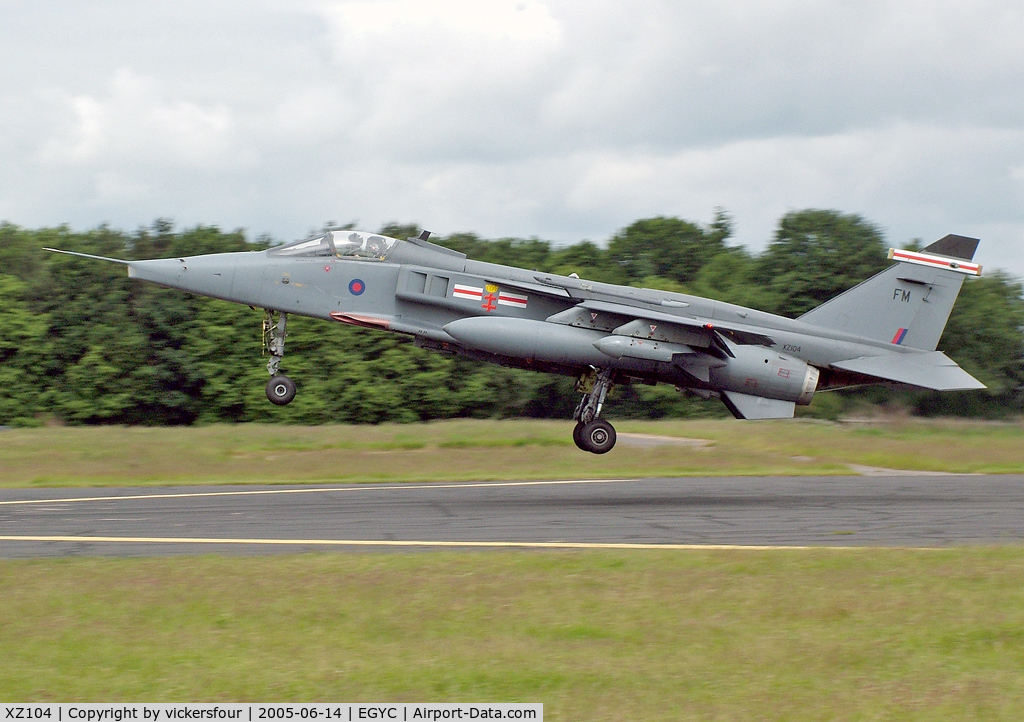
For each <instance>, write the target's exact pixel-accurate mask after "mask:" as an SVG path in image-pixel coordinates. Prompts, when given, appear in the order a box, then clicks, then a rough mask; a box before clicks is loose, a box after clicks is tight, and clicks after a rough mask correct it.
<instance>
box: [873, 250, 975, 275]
mask: <svg viewBox="0 0 1024 722" xmlns="http://www.w3.org/2000/svg"><path fill="white" fill-rule="evenodd" d="M889 260H890V261H904V262H906V263H916V264H917V265H919V266H931V267H932V268H945V269H947V270H950V271H956V272H958V273H966V274H967V275H968V276H980V275H981V265H980V264H978V263H971V262H970V261H961V260H958V259H956V258H947V257H946V256H933V255H932V254H930V253H921V252H920V251H903V250H900V249H899V248H890V249H889Z"/></svg>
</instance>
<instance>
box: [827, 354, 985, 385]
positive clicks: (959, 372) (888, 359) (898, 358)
mask: <svg viewBox="0 0 1024 722" xmlns="http://www.w3.org/2000/svg"><path fill="white" fill-rule="evenodd" d="M832 367H833V368H837V369H842V370H844V371H853V372H854V373H858V374H864V375H866V376H874V377H876V378H880V379H885V380H887V381H896V382H898V383H901V384H910V385H912V386H920V387H921V388H925V389H933V390H935V391H963V390H968V389H983V388H986V387H985V384H983V383H981V382H980V381H978V379H976V378H974V377H973V376H971V375H970V374H969V373H967V372H966V371H964V370H963V369H962V368H960V367H959V366H957V365H956V362H955V361H953V359H951V358H949V357H948V356H946V354H944V353H942V352H941V351H930V352H928V353H904V354H891V355H886V356H861V357H860V358H854V359H849V360H848V361H839V362H838V363H834V364H832Z"/></svg>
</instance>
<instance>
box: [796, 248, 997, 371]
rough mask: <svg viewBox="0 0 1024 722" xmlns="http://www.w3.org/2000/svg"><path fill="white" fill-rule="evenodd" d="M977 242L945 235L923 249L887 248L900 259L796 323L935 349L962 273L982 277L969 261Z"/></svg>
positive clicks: (928, 349) (912, 346) (962, 275)
mask: <svg viewBox="0 0 1024 722" xmlns="http://www.w3.org/2000/svg"><path fill="white" fill-rule="evenodd" d="M977 248H978V239H977V238H967V237H966V236H956V235H952V234H950V235H948V236H945V237H944V238H941V239H939V240H937V241H935V243H932V244H931V245H930V246H928V247H926V248H925V249H924V250H923V251H898V250H893V249H890V251H889V258H891V259H894V260H896V261H899V263H897V264H896V265H894V266H890V267H889V268H887V269H886V270H884V271H882V272H881V273H878V274H875V275H874V276H872V277H871V278H869V279H868V280H866V281H864V282H863V283H860V284H858V285H856V286H854V287H853V288H851V289H850V290H849V291H846V292H845V293H841V294H839V295H838V296H836V297H835V298H833V299H831V300H829V301H826V302H825V303H823V304H821V305H820V306H818V307H817V308H814V309H811V310H810V311H808V312H807V313H805V314H804V315H803V316H801V317H800V320H801V321H804V322H806V323H811V324H814V325H816V326H823V327H827V328H830V329H834V330H836V331H844V332H846V333H852V334H856V335H858V336H863V337H865V338H869V339H872V340H874V341H888V342H889V343H893V344H897V345H902V346H909V347H911V348H916V349H923V350H925V351H934V350H935V347H936V346H938V344H939V338H941V337H942V331H943V330H944V329H945V328H946V320H947V319H948V318H949V313H950V311H952V310H953V303H954V302H955V301H956V297H957V295H958V294H959V293H960V287H961V286H962V285H963V282H964V276H965V275H974V276H980V275H981V266H979V265H977V264H974V263H971V260H972V259H973V258H974V252H975V251H976V250H977Z"/></svg>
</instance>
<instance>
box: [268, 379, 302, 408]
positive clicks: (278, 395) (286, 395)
mask: <svg viewBox="0 0 1024 722" xmlns="http://www.w3.org/2000/svg"><path fill="white" fill-rule="evenodd" d="M267 398H268V399H270V403H272V404H277V405H278V406H284V405H285V404H290V403H291V401H292V399H294V398H295V382H294V381H292V380H291V379H290V378H288V377H287V376H281V375H278V376H271V377H270V381H268V382H267Z"/></svg>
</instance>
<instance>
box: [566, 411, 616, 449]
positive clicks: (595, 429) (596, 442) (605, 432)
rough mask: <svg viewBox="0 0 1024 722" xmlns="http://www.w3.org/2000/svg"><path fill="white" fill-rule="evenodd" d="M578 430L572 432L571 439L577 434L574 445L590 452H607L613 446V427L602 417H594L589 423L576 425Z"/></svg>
mask: <svg viewBox="0 0 1024 722" xmlns="http://www.w3.org/2000/svg"><path fill="white" fill-rule="evenodd" d="M577 428H578V429H579V432H578V433H577V432H575V431H574V432H573V439H574V440H575V439H576V437H577V436H579V441H576V445H577V446H578V447H580V448H581V449H583V450H584V451H589V452H590V453H591V454H607V453H608V452H609V451H611V450H612V447H613V446H615V427H613V426H612V425H611V424H609V423H608V422H607V421H605V420H604V419H594V420H593V421H591V422H590V423H589V424H582V427H581V426H579V425H577Z"/></svg>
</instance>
